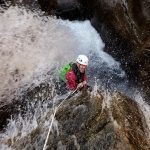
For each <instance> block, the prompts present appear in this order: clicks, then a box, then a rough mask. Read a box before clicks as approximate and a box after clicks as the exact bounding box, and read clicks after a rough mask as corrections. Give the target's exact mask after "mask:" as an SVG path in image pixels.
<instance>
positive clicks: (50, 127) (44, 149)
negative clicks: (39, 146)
mask: <svg viewBox="0 0 150 150" xmlns="http://www.w3.org/2000/svg"><path fill="white" fill-rule="evenodd" d="M77 90H78V88H76V89H75V90H74V91H73V92H71V93H70V94H69V95H68V96H67V97H66V98H64V100H63V101H62V102H61V103H60V104H59V105H58V107H56V108H55V109H54V113H53V114H52V120H51V124H50V126H49V130H48V133H47V137H46V140H45V143H44V147H43V150H46V145H47V142H48V138H49V135H50V132H51V129H52V125H53V122H54V118H55V115H56V112H57V110H58V108H59V107H60V106H61V105H62V104H63V102H64V101H65V100H66V99H68V98H69V97H70V96H71V95H73V94H74V93H75V92H76V91H77Z"/></svg>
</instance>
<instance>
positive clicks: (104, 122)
mask: <svg viewBox="0 0 150 150" xmlns="http://www.w3.org/2000/svg"><path fill="white" fill-rule="evenodd" d="M98 95H100V96H98ZM49 115H50V114H47V117H46V118H50V116H49ZM46 118H42V120H43V121H42V120H41V122H40V123H39V127H38V128H37V129H36V130H35V131H33V132H32V133H31V134H28V136H26V137H24V138H23V139H21V138H20V139H19V140H17V142H16V143H17V144H16V143H14V144H13V147H14V148H16V149H23V148H24V147H27V145H24V144H23V143H27V142H28V148H29V149H32V148H33V146H34V147H35V148H37V149H39V148H42V144H43V146H44V141H45V139H46V135H47V132H45V129H44V128H43V123H44V122H45V121H46V120H45V119H46ZM55 120H57V121H58V129H59V134H58V133H56V132H55V130H54V129H53V131H52V132H51V133H50V136H49V140H48V143H47V146H48V148H47V149H49V150H50V149H61V148H62V149H66V150H70V149H71V150H79V149H82V150H88V149H89V150H99V149H101V150H106V149H110V150H120V149H123V150H126V149H128V150H134V149H135V150H137V149H140V150H148V149H150V142H149V141H150V140H149V137H148V127H147V124H146V120H145V117H144V115H143V112H142V111H141V110H140V108H139V105H138V104H137V103H136V102H135V101H134V100H131V99H130V98H128V97H126V96H124V95H122V94H121V93H107V94H106V93H99V94H97V96H93V95H91V94H90V93H83V94H80V95H79V96H78V97H74V98H71V99H69V100H67V101H64V103H63V105H62V106H61V107H60V108H59V109H58V111H57V113H56V116H55ZM46 131H48V130H46ZM43 132H45V134H44V135H45V136H43ZM25 139H26V140H25ZM27 139H28V140H27ZM38 139H40V141H42V139H43V141H42V142H43V143H40V146H38V142H37V141H39V140H38ZM23 141H24V142H23ZM36 142H37V143H36ZM20 143H22V144H21V145H20ZM29 143H32V148H31V147H30V144H29Z"/></svg>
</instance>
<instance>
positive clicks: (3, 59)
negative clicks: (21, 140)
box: [0, 7, 119, 102]
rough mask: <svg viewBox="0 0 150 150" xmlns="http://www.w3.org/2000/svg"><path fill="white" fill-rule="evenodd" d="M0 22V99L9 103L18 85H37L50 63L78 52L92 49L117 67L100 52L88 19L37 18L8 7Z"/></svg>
mask: <svg viewBox="0 0 150 150" xmlns="http://www.w3.org/2000/svg"><path fill="white" fill-rule="evenodd" d="M0 22H1V24H0V68H1V69H0V99H1V100H0V101H5V102H6V101H7V102H9V101H10V100H11V99H12V98H13V97H14V96H15V95H16V94H17V93H16V92H17V91H18V89H19V88H18V87H20V86H23V85H25V84H26V85H28V86H30V85H31V83H34V84H38V83H39V82H41V80H43V76H42V75H43V74H46V72H48V71H50V69H51V68H52V66H53V65H56V64H61V65H62V64H63V63H66V62H70V61H74V60H75V58H76V57H77V55H78V54H81V53H82V54H87V55H88V54H89V52H90V51H92V52H96V53H98V54H99V57H100V58H101V62H106V63H107V65H108V66H109V67H111V68H112V67H113V68H115V67H116V66H118V67H119V63H118V62H116V61H114V59H113V58H112V57H111V56H109V55H108V54H106V53H104V52H103V51H102V49H103V47H104V43H103V42H102V40H101V38H100V37H99V35H98V33H97V32H96V31H95V29H94V28H93V27H92V26H91V24H90V22H89V21H84V22H69V21H62V20H56V19H54V18H52V17H39V15H37V14H35V13H32V12H30V11H28V12H27V11H26V10H25V9H23V8H22V9H18V8H17V7H10V8H9V9H8V10H4V13H1V14H0ZM89 56H90V55H89ZM90 63H92V62H90Z"/></svg>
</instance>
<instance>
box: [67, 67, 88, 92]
mask: <svg viewBox="0 0 150 150" xmlns="http://www.w3.org/2000/svg"><path fill="white" fill-rule="evenodd" d="M66 80H67V87H68V88H69V90H75V89H76V88H77V85H78V83H77V78H76V75H75V73H74V72H73V70H71V71H68V72H67V74H66ZM83 81H87V76H86V75H84V77H83ZM83 81H82V82H83Z"/></svg>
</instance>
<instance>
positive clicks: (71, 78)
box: [66, 71, 77, 90]
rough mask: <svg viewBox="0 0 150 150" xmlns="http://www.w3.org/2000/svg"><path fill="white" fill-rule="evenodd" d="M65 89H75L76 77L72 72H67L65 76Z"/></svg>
mask: <svg viewBox="0 0 150 150" xmlns="http://www.w3.org/2000/svg"><path fill="white" fill-rule="evenodd" d="M66 80H67V87H68V88H69V90H75V89H76V88H77V83H76V76H75V74H74V72H73V71H69V72H68V73H67V74H66Z"/></svg>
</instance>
